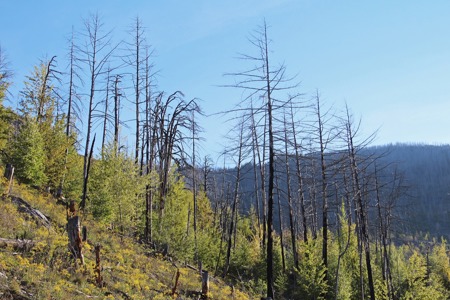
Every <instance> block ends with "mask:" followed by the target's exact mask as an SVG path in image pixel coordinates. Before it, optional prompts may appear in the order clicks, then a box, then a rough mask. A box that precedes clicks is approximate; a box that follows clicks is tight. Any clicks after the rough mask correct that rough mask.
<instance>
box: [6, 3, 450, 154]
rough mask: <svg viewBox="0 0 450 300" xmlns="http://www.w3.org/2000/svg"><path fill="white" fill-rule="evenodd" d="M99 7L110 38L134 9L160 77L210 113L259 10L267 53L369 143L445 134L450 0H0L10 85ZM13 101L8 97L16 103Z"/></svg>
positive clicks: (216, 132)
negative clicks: (357, 120)
mask: <svg viewBox="0 0 450 300" xmlns="http://www.w3.org/2000/svg"><path fill="white" fill-rule="evenodd" d="M93 12H98V13H99V14H100V16H101V17H102V19H103V21H104V23H105V26H106V28H110V29H113V30H114V32H113V36H114V38H115V39H116V40H119V39H121V38H124V37H125V36H126V33H125V31H126V30H127V28H128V27H129V26H130V24H131V23H132V22H133V18H135V17H136V16H139V17H140V18H141V20H142V22H143V25H144V26H145V27H146V28H147V34H146V36H147V40H148V41H149V43H150V44H151V45H152V46H153V48H154V50H155V57H154V63H155V65H156V67H157V68H158V69H159V70H160V76H159V79H158V83H159V87H160V88H161V89H162V90H165V91H167V92H171V91H175V90H181V91H183V92H184V93H185V94H186V97H187V98H194V97H196V98H200V99H201V100H202V102H201V105H202V106H203V109H204V111H205V112H206V113H207V114H211V113H214V112H217V111H221V110H226V109H229V108H231V107H233V106H234V105H235V104H236V103H237V102H238V101H239V95H238V94H237V93H235V92H233V91H228V90H225V89H224V88H220V87H218V86H219V85H224V84H227V83H230V79H229V78H226V77H224V76H223V73H226V72H234V71H239V70H242V68H240V65H239V64H240V61H239V60H237V59H235V57H236V56H237V53H239V52H240V53H242V52H243V53H246V52H249V50H250V49H251V48H250V46H249V43H248V41H247V37H248V36H249V34H250V33H251V32H252V31H253V30H254V29H255V28H256V27H257V26H259V25H261V24H262V21H263V20H264V18H265V19H266V21H267V23H268V24H269V26H270V28H269V35H270V38H271V40H272V41H273V42H272V51H273V54H272V61H273V62H280V63H285V64H286V66H287V71H288V73H289V74H292V75H297V78H298V79H299V80H300V81H301V85H300V88H299V91H300V92H302V93H304V94H305V95H306V96H305V97H309V96H310V95H312V94H313V93H314V91H315V90H316V89H319V90H320V94H321V95H322V98H323V99H324V100H325V101H326V102H327V103H330V104H333V105H334V106H335V107H337V108H340V107H343V105H344V103H345V102H347V103H348V105H349V107H350V108H351V110H352V112H353V113H354V114H355V115H356V116H358V117H361V118H362V128H363V130H364V133H366V134H368V133H370V132H372V131H374V130H377V129H379V132H378V135H377V139H376V140H375V144H385V143H395V142H424V143H439V144H440V143H445V144H447V143H449V141H450V134H449V132H448V129H449V128H450V118H449V117H448V114H449V112H450V99H449V97H450V38H449V32H450V18H449V16H450V1H331V0H330V1H313V0H310V1H303V0H280V1H264V0H250V1H238V0H231V1H211V0H209V1H208V0H203V1H196V0H194V1H175V0H169V1H119V0H108V1H106V0H97V1H85V0H82V1H50V0H41V1H24V0H15V1H7V0H0V45H1V47H2V48H3V50H5V51H6V53H7V56H8V58H9V61H10V62H11V68H12V69H13V70H14V73H15V77H14V83H15V85H14V87H13V89H12V92H13V95H14V96H16V95H17V93H18V91H19V90H20V89H21V88H22V82H23V80H24V76H25V75H27V74H29V72H30V71H31V70H32V68H33V66H34V65H36V64H38V62H39V59H41V58H43V57H51V56H53V55H57V56H58V57H59V58H61V60H63V59H62V58H64V56H65V52H64V51H65V50H66V48H67V42H66V39H67V37H68V36H69V34H70V32H71V30H72V26H73V27H74V28H75V29H76V30H81V29H82V28H83V22H82V19H83V18H87V17H88V16H89V13H93ZM12 105H14V104H12ZM224 121H225V119H220V118H218V117H214V118H206V119H204V120H202V125H203V127H204V128H205V130H206V132H205V135H204V136H205V138H206V142H205V146H204V147H205V148H207V149H208V151H220V150H221V146H220V141H221V140H222V134H225V133H226V131H227V130H226V129H225V128H226V126H225V125H223V124H222V123H223V122H224Z"/></svg>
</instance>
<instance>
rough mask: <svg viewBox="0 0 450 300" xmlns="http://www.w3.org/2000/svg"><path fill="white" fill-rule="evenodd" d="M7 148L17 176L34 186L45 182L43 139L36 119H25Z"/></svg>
mask: <svg viewBox="0 0 450 300" xmlns="http://www.w3.org/2000/svg"><path fill="white" fill-rule="evenodd" d="M8 150H9V151H8V153H9V154H10V158H11V162H12V164H13V165H14V166H15V168H16V173H15V174H16V175H17V177H19V178H20V179H21V180H23V181H24V182H25V183H28V184H31V185H35V186H41V185H42V184H44V183H45V182H46V180H47V176H46V175H45V159H46V153H45V150H44V140H43V138H42V135H41V132H40V131H39V126H38V124H37V123H36V121H34V120H33V119H27V120H26V121H25V123H24V124H23V125H22V126H21V127H20V129H19V133H18V134H17V135H16V136H15V138H14V139H13V140H12V142H11V143H10V144H9V149H8Z"/></svg>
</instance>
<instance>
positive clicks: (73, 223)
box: [67, 216, 84, 265]
mask: <svg viewBox="0 0 450 300" xmlns="http://www.w3.org/2000/svg"><path fill="white" fill-rule="evenodd" d="M67 234H68V235H69V250H70V252H71V253H72V255H73V257H74V258H75V260H76V259H77V258H79V259H80V261H81V264H82V265H84V256H83V252H82V247H83V244H82V240H81V230H80V218H79V217H78V216H74V217H72V218H69V219H68V221H67Z"/></svg>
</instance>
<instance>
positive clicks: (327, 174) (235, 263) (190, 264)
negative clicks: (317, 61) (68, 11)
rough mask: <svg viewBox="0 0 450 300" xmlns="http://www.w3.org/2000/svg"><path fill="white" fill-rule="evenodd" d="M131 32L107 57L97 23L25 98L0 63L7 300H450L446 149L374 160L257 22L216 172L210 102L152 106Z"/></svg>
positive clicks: (46, 62)
mask: <svg viewBox="0 0 450 300" xmlns="http://www.w3.org/2000/svg"><path fill="white" fill-rule="evenodd" d="M132 28H133V30H132V31H131V33H130V35H129V37H128V40H127V41H123V42H120V43H117V44H114V43H113V42H112V36H111V35H112V33H111V32H110V31H108V30H106V29H105V28H104V25H103V23H102V22H101V19H100V17H99V16H98V15H92V16H90V18H88V19H86V20H85V22H84V27H83V28H81V29H80V30H79V31H77V32H74V35H73V36H72V38H71V39H70V41H69V43H68V45H66V46H67V49H68V60H67V62H66V63H67V66H68V67H67V68H62V67H61V68H60V67H58V64H57V59H56V57H51V58H50V59H43V60H42V61H40V62H39V63H38V64H37V65H36V66H35V67H34V68H33V71H32V72H31V73H30V74H29V76H27V77H26V78H24V85H23V87H22V89H21V91H20V94H19V95H17V96H16V95H11V94H9V93H8V90H9V88H10V85H11V84H12V80H13V77H12V74H13V70H11V69H10V68H9V65H8V61H7V59H6V56H5V54H4V52H3V50H2V51H1V52H0V122H1V126H0V131H1V132H0V152H1V165H2V168H1V171H3V172H2V173H4V176H3V177H2V182H1V184H2V188H3V191H2V198H1V200H0V212H1V213H0V215H1V219H0V222H1V224H0V225H1V226H0V238H2V240H0V246H1V251H0V255H1V259H0V293H1V294H0V295H1V297H3V298H6V299H8V298H9V299H52V298H53V299H76V298H78V299H85V298H97V297H98V298H106V299H108V298H109V299H118V298H123V299H173V298H175V299H198V298H202V299H249V298H253V299H258V298H260V297H262V296H267V298H268V299H269V298H270V299H362V298H364V299H430V300H431V299H448V298H449V297H450V262H449V256H448V246H447V242H446V240H444V239H440V238H439V236H440V235H441V234H444V233H448V232H446V230H447V228H448V222H446V220H445V218H444V215H445V213H447V212H446V209H447V210H448V206H446V205H445V203H446V200H445V199H446V198H445V196H446V195H444V191H445V190H446V188H447V187H448V180H447V178H448V176H447V175H446V173H448V172H446V170H447V168H448V154H447V151H448V147H447V146H443V147H431V146H393V147H372V146H371V143H372V141H373V138H374V135H371V134H369V135H367V136H365V135H363V134H362V132H363V131H362V130H361V128H360V126H362V122H360V121H358V120H357V119H356V118H355V117H354V116H353V115H352V113H351V110H350V108H349V107H348V106H344V107H343V108H336V107H333V106H331V105H328V104H327V103H326V102H324V101H322V98H321V95H320V93H319V91H316V92H315V93H314V95H311V96H308V97H305V96H304V95H303V94H302V93H300V91H299V86H300V84H299V83H297V82H295V81H294V78H292V77H289V76H288V75H287V71H286V66H284V65H283V64H281V65H280V64H276V63H275V62H272V60H271V53H272V52H271V48H270V38H269V34H268V26H267V25H266V23H265V22H264V23H263V24H262V26H260V27H258V28H257V30H256V31H255V32H253V33H252V35H251V39H250V44H251V45H252V46H253V47H254V49H253V50H254V53H251V54H244V55H242V57H241V58H242V61H243V62H247V63H248V65H246V64H245V63H243V64H242V68H243V69H242V70H237V71H236V72H233V73H228V74H227V75H229V76H230V77H231V79H230V82H232V83H231V84H229V85H226V87H227V88H232V89H236V90H239V91H240V92H241V97H242V99H239V103H240V104H239V106H238V107H235V108H234V109H233V108H230V111H228V112H226V114H227V115H228V116H229V118H230V120H231V123H232V125H233V129H232V130H231V131H230V134H229V135H228V136H227V137H224V139H225V140H226V142H225V143H224V144H226V147H224V151H223V155H221V157H220V160H218V161H223V165H222V166H218V165H215V164H214V163H213V159H212V158H211V156H209V155H203V154H202V155H201V154H200V153H201V152H200V151H199V148H200V147H203V149H205V148H206V147H204V144H203V143H207V141H203V139H202V136H201V132H202V130H201V124H200V123H199V122H198V120H199V118H198V117H199V116H200V115H202V109H201V106H200V101H198V100H197V99H196V98H194V97H193V98H188V97H186V96H185V95H184V94H183V93H182V91H178V90H177V89H176V88H175V89H174V90H173V91H161V90H160V89H159V87H158V86H157V84H156V83H157V81H156V80H155V77H154V75H155V74H154V69H153V68H154V66H153V65H152V61H151V55H150V53H151V47H150V46H149V45H148V44H146V40H145V39H144V35H145V30H144V27H143V26H142V23H141V20H139V18H137V19H135V20H134V21H133V23H132ZM6 47H7V45H6ZM6 101H11V102H14V103H15V104H16V105H15V108H14V109H13V108H11V106H7V105H6ZM130 111H131V112H132V114H131V116H130V115H129V112H130ZM126 112H128V113H126ZM124 132H128V135H127V134H125V133H124ZM130 144H132V145H133V146H129V145H130ZM440 153H442V154H440ZM405 161H407V162H405ZM416 208H417V209H416ZM435 209H439V210H440V212H439V213H434V210H435ZM422 222H423V223H422ZM411 223H414V226H411ZM83 227H86V230H87V231H86V230H84V229H83ZM419 231H420V232H422V233H425V232H427V231H430V232H431V233H432V234H433V237H432V238H431V237H426V236H425V234H421V235H417V234H415V233H416V232H419ZM413 233H414V235H413ZM86 235H87V236H86ZM207 278H209V279H210V281H209V282H210V286H209V289H208V285H207V284H206V282H207V280H206V279H207ZM202 282H203V283H204V284H203V286H202Z"/></svg>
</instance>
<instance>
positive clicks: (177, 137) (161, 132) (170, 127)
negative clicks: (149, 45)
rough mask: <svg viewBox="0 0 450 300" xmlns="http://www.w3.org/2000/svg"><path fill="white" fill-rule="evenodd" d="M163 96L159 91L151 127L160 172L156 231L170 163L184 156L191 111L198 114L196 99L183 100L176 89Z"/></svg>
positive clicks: (167, 189)
mask: <svg viewBox="0 0 450 300" xmlns="http://www.w3.org/2000/svg"><path fill="white" fill-rule="evenodd" d="M163 99H164V94H163V93H161V94H160V95H159V96H158V99H157V101H156V102H155V108H154V113H155V115H154V122H155V124H154V128H153V130H154V133H155V143H156V157H157V166H158V174H159V188H158V190H159V197H160V198H159V208H158V209H159V211H158V215H159V230H161V229H162V228H161V226H162V219H163V218H164V209H165V203H166V197H167V194H168V192H169V177H170V171H171V168H172V163H173V161H174V160H176V159H179V160H180V161H181V160H182V159H183V156H184V155H185V153H184V150H183V149H184V144H185V143H186V141H187V140H189V137H188V136H187V134H188V133H187V132H190V131H191V130H192V126H193V125H192V123H193V122H194V120H192V113H193V112H194V111H195V112H197V113H200V114H201V110H200V107H199V106H198V105H197V103H196V100H195V99H192V100H190V101H188V102H186V101H185V100H184V95H183V94H182V93H181V92H179V91H177V92H175V93H173V94H171V95H169V96H168V97H167V98H166V99H165V100H163ZM195 127H197V126H195ZM184 131H187V132H184Z"/></svg>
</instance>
